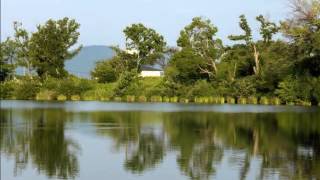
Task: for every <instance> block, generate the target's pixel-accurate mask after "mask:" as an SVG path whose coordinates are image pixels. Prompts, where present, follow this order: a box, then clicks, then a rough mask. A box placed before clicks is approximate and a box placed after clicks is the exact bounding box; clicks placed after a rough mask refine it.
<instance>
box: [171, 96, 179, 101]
mask: <svg viewBox="0 0 320 180" xmlns="http://www.w3.org/2000/svg"><path fill="white" fill-rule="evenodd" d="M178 100H179V98H178V97H176V96H175V97H170V102H171V103H177V102H178Z"/></svg>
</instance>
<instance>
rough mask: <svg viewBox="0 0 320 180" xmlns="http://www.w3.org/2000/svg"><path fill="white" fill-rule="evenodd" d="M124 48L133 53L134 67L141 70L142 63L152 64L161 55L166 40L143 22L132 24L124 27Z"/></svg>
mask: <svg viewBox="0 0 320 180" xmlns="http://www.w3.org/2000/svg"><path fill="white" fill-rule="evenodd" d="M123 32H124V34H125V36H126V48H127V50H128V51H131V52H128V53H129V54H135V55H136V56H137V57H136V69H137V71H138V72H140V71H141V66H142V65H146V64H147V65H150V64H154V63H155V62H156V60H157V59H159V58H160V57H161V56H163V53H164V50H165V46H166V42H165V41H164V38H163V36H161V35H160V34H158V33H157V32H156V31H155V30H153V29H151V28H147V27H145V26H144V25H143V24H132V25H131V26H129V27H127V28H125V29H124V31H123Z"/></svg>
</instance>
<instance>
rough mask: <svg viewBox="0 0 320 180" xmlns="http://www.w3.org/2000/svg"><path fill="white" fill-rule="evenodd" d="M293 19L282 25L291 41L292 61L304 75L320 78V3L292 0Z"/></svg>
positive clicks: (311, 0)
mask: <svg viewBox="0 0 320 180" xmlns="http://www.w3.org/2000/svg"><path fill="white" fill-rule="evenodd" d="M291 7H292V17H290V18H288V19H287V20H286V21H283V22H282V23H281V30H282V32H283V33H284V35H285V36H286V37H287V38H288V39H289V40H290V43H291V52H292V59H293V60H294V61H295V63H296V68H295V69H296V70H297V71H298V72H300V73H302V74H310V75H313V76H320V60H319V59H320V2H319V1H318V0H291Z"/></svg>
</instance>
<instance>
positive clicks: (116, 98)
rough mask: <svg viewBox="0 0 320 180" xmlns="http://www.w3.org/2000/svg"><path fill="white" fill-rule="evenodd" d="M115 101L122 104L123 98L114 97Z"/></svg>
mask: <svg viewBox="0 0 320 180" xmlns="http://www.w3.org/2000/svg"><path fill="white" fill-rule="evenodd" d="M113 100H114V101H115V102H121V101H122V98H121V97H114V98H113Z"/></svg>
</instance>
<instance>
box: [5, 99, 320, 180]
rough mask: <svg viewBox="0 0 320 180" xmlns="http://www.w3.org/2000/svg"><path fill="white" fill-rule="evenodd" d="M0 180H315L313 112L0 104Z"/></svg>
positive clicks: (319, 152) (316, 124)
mask: <svg viewBox="0 0 320 180" xmlns="http://www.w3.org/2000/svg"><path fill="white" fill-rule="evenodd" d="M0 128H1V132H0V141H1V142H0V144H1V146H0V150H1V180H16V179H21V180H43V179H79V180H88V179H91V180H99V179H114V180H122V179H124V180H136V179H137V180H140V179H141V180H150V179H152V180H163V179H168V180H169V179H170V180H180V179H181V180H184V179H201V180H202V179H204V180H205V179H222V180H224V179H232V180H233V179H320V109H319V108H317V107H297V106H253V105H252V106H251V105H243V106H241V105H193V104H188V105H186V104H165V103H163V104H128V103H106V102H35V101H1V124H0Z"/></svg>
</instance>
